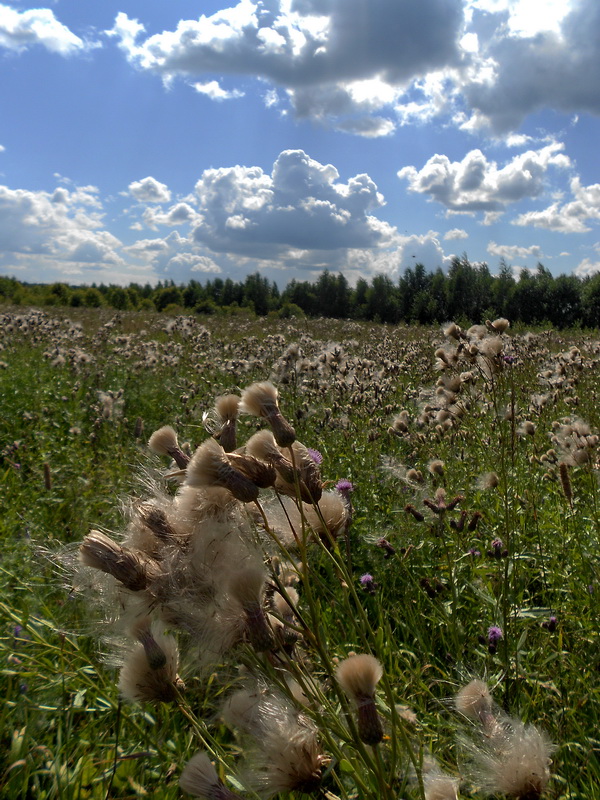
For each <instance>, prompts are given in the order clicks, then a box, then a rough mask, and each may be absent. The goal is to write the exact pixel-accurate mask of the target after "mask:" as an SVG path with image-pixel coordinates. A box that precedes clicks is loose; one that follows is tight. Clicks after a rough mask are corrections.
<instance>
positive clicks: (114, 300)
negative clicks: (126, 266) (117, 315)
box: [106, 286, 131, 311]
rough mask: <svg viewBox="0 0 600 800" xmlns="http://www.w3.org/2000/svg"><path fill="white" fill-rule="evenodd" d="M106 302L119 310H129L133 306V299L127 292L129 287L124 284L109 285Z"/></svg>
mask: <svg viewBox="0 0 600 800" xmlns="http://www.w3.org/2000/svg"><path fill="white" fill-rule="evenodd" d="M106 302H107V303H108V305H109V306H112V308H116V309H118V310H119V311H128V310H129V309H130V308H131V300H130V299H129V295H128V294H127V289H124V288H123V287H122V286H109V288H108V292H107V294H106Z"/></svg>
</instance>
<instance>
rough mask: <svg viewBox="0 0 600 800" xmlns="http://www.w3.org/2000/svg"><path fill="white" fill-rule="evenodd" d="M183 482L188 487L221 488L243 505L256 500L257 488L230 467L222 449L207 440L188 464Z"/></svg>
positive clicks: (214, 442) (210, 440) (211, 440)
mask: <svg viewBox="0 0 600 800" xmlns="http://www.w3.org/2000/svg"><path fill="white" fill-rule="evenodd" d="M185 482H186V484H187V485H189V486H195V487H198V486H221V487H223V488H224V489H228V490H229V491H230V492H231V494H232V495H233V496H234V497H235V498H237V499H238V500H241V501H242V502H243V503H249V502H251V501H253V500H256V499H257V498H258V486H256V485H255V484H254V483H252V481H251V480H249V479H248V478H247V477H246V476H245V475H243V474H242V473H241V472H239V471H238V470H237V469H235V468H234V467H232V466H231V464H230V463H229V459H228V458H227V455H226V453H225V451H224V450H223V448H222V447H221V446H220V445H219V444H218V443H217V442H216V441H215V440H214V439H207V440H206V441H205V442H204V444H201V445H200V447H199V448H198V449H197V450H196V452H195V453H194V455H193V456H192V460H191V461H190V463H189V464H188V467H187V473H186V479H185Z"/></svg>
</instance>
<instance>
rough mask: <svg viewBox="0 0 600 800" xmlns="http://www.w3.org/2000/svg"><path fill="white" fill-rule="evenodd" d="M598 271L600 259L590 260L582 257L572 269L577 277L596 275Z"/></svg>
mask: <svg viewBox="0 0 600 800" xmlns="http://www.w3.org/2000/svg"><path fill="white" fill-rule="evenodd" d="M599 272H600V261H592V260H591V259H590V258H584V259H583V261H582V262H581V263H580V264H578V266H576V267H575V270H574V273H575V275H577V277H578V278H587V277H591V276H592V275H597V274H598V273H599Z"/></svg>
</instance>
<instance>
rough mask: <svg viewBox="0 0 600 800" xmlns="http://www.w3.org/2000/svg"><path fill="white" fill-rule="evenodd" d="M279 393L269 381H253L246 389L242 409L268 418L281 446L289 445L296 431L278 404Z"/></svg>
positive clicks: (243, 394)
mask: <svg viewBox="0 0 600 800" xmlns="http://www.w3.org/2000/svg"><path fill="white" fill-rule="evenodd" d="M278 398H279V393H278V391H277V389H276V388H275V386H273V384H272V383H270V382H269V381H263V382H261V383H253V384H252V385H251V386H248V388H247V389H244V391H243V393H242V402H241V405H240V410H241V411H243V412H245V413H246V414H252V415H254V416H255V417H262V418H263V419H266V420H267V422H268V423H269V425H270V426H271V429H272V431H273V435H274V436H275V441H276V442H277V444H278V445H279V446H280V447H289V446H290V445H291V444H293V442H294V440H295V439H296V433H295V431H294V429H293V427H292V426H291V425H290V423H289V422H288V421H287V420H286V419H285V418H284V416H283V415H282V413H281V411H280V409H279V405H278Z"/></svg>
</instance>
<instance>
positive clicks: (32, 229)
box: [0, 186, 123, 265]
mask: <svg viewBox="0 0 600 800" xmlns="http://www.w3.org/2000/svg"><path fill="white" fill-rule="evenodd" d="M96 192H97V190H96V189H95V187H82V188H81V189H74V190H72V191H69V190H67V189H66V188H64V187H59V188H57V189H56V190H55V191H54V192H53V193H49V192H31V191H26V190H24V189H10V188H9V187H7V186H0V252H2V253H4V256H5V258H8V259H10V258H11V257H20V259H21V261H23V260H24V259H31V258H33V257H36V256H44V257H51V258H52V259H55V260H60V261H62V262H70V263H79V264H82V263H84V264H92V263H102V264H113V265H114V264H122V263H123V259H122V257H121V256H120V255H119V253H118V248H119V246H120V242H119V240H118V239H117V238H116V237H115V236H113V235H112V234H111V233H109V232H108V231H106V230H103V229H102V216H103V214H102V211H101V208H102V207H101V203H100V201H99V200H98V197H97V194H96Z"/></svg>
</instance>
